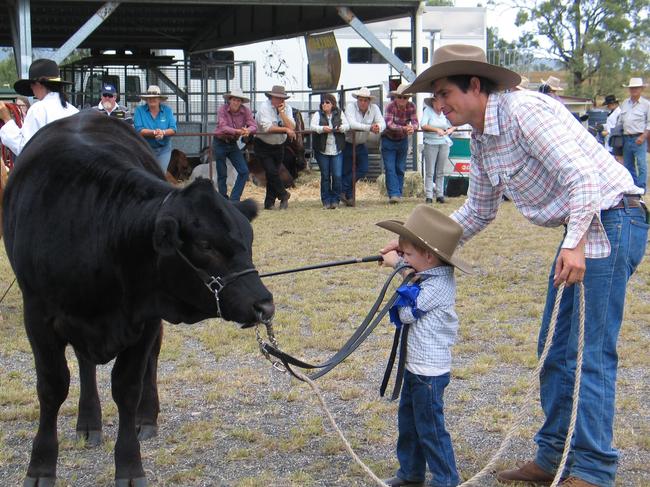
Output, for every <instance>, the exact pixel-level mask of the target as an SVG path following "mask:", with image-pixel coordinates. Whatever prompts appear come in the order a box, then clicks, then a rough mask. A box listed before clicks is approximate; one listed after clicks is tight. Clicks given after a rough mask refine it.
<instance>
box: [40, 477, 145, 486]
mask: <svg viewBox="0 0 650 487" xmlns="http://www.w3.org/2000/svg"><path fill="white" fill-rule="evenodd" d="M52 485H54V484H52ZM115 487H147V477H138V478H135V479H115Z"/></svg>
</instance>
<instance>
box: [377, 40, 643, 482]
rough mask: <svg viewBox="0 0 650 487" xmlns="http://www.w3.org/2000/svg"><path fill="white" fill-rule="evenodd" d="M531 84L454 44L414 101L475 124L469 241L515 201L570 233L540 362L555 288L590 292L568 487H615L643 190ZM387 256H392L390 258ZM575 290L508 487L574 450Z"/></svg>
mask: <svg viewBox="0 0 650 487" xmlns="http://www.w3.org/2000/svg"><path fill="white" fill-rule="evenodd" d="M519 81H520V76H519V75H518V74H516V73H514V72H512V71H509V70H507V69H504V68H501V67H498V66H494V65H491V64H488V63H487V61H486V57H485V53H484V52H483V51H482V50H481V49H479V48H476V47H473V46H465V45H448V46H444V47H441V48H440V49H438V50H437V51H436V52H435V53H434V59H433V64H432V66H431V67H430V68H429V69H427V70H426V71H424V72H423V73H422V74H420V75H419V76H418V77H417V79H416V80H415V81H414V82H413V84H412V85H411V87H410V88H409V89H408V90H407V91H408V92H411V93H415V92H427V93H428V92H434V93H435V96H436V98H437V99H440V100H441V101H442V104H443V112H444V114H445V116H446V117H447V118H448V119H449V121H450V122H451V123H452V124H453V125H455V126H458V125H462V124H465V123H469V124H470V125H471V126H472V128H473V129H474V130H473V133H472V141H471V152H472V160H471V173H470V185H469V193H468V198H467V201H466V202H465V203H464V204H463V206H462V207H461V208H460V209H459V210H458V211H456V212H454V213H453V214H452V215H451V217H452V218H453V219H454V220H456V221H457V222H458V223H460V224H461V226H462V227H463V229H464V233H463V240H464V241H467V240H468V239H469V238H470V237H472V236H473V235H474V234H476V233H477V232H479V231H480V230H482V229H483V228H484V227H485V226H486V225H487V224H488V223H490V222H491V221H492V220H493V219H494V218H495V216H496V213H497V210H498V207H499V204H500V202H501V197H502V195H503V194H504V192H506V191H507V194H508V196H509V198H510V199H511V200H512V202H513V203H514V204H515V206H516V207H517V208H518V209H519V211H520V212H521V213H522V214H523V215H524V216H525V217H526V218H527V219H528V220H530V221H531V222H533V223H535V224H537V225H541V226H549V227H555V226H559V225H565V227H566V231H565V235H564V238H563V241H562V243H561V244H560V246H559V249H558V252H557V255H556V258H555V262H554V263H553V267H552V268H551V272H550V276H549V284H548V292H547V301H546V308H545V311H544V315H543V319H542V326H541V330H540V336H539V344H538V352H541V349H542V348H543V344H544V341H545V338H546V334H547V330H548V326H549V321H550V316H551V311H552V307H553V303H554V301H555V295H556V287H557V286H558V285H559V284H560V283H562V282H564V283H565V284H566V285H567V286H571V285H572V284H575V283H577V282H581V281H582V282H583V283H584V286H585V293H586V296H585V301H586V310H585V348H584V359H583V360H584V362H583V372H582V374H583V375H582V384H581V388H580V401H579V406H578V417H577V423H576V429H575V436H574V439H573V445H572V452H571V453H572V455H571V456H570V457H569V462H568V463H567V468H566V471H565V472H564V480H562V482H561V483H560V485H562V486H564V487H569V486H570V487H592V486H600V487H611V486H614V483H615V477H616V465H617V459H618V452H617V450H616V449H614V448H613V447H612V435H613V420H614V410H615V389H616V369H617V354H616V342H617V338H618V333H619V330H620V327H621V321H622V318H623V306H624V302H625V289H626V286H627V282H628V279H629V278H630V276H631V275H632V273H633V272H634V270H635V269H636V267H637V266H638V265H639V263H640V261H641V259H642V257H643V255H644V253H645V246H646V241H647V235H648V224H647V223H646V219H647V215H646V210H645V204H644V203H643V201H642V200H641V198H640V195H641V194H642V193H643V190H642V189H641V188H638V187H637V186H635V185H634V183H633V180H632V177H631V176H630V174H629V172H628V171H627V170H626V169H625V168H624V167H623V166H621V165H620V164H618V163H617V162H616V161H615V160H614V159H613V158H612V156H611V155H610V154H609V153H607V151H606V150H605V149H604V148H603V147H602V146H601V145H600V144H598V142H597V141H596V139H595V138H593V137H592V136H591V135H589V134H588V132H587V131H586V130H584V128H583V127H582V126H581V125H580V123H579V122H577V121H576V120H575V119H574V118H573V116H572V115H571V114H570V113H569V111H568V110H566V108H565V107H564V106H563V105H562V104H561V103H559V102H558V101H556V100H554V99H552V98H550V97H547V96H543V95H540V94H538V93H534V92H530V91H512V92H503V90H508V89H512V88H514V87H515V86H516V85H517V84H518V83H519ZM386 250H387V249H384V251H386ZM577 292H578V291H577V289H576V287H569V288H568V289H567V290H566V291H565V293H564V297H563V298H562V304H561V307H560V312H559V316H558V323H557V328H556V331H555V336H554V337H553V347H552V349H551V351H550V353H549V355H548V358H547V360H546V363H545V366H544V370H543V373H542V374H541V376H540V389H541V394H540V396H541V406H542V409H543V411H544V414H545V417H546V420H545V422H544V424H543V426H542V427H541V429H540V430H539V432H538V433H537V434H536V435H535V442H536V444H537V454H536V457H535V459H534V461H530V462H528V463H526V464H524V465H523V466H522V467H520V468H518V469H514V470H507V471H503V472H499V473H498V474H497V478H498V480H500V481H501V482H505V483H510V482H516V481H527V482H533V483H537V484H542V485H548V484H550V483H551V481H552V480H553V477H554V472H555V470H556V469H557V467H558V464H559V462H560V459H561V455H562V452H563V450H564V442H565V437H566V432H567V428H568V423H569V418H570V414H571V406H572V391H573V382H574V373H575V367H576V364H575V357H576V347H577V345H576V344H577V333H578V325H577V320H578V312H577V303H578V295H577Z"/></svg>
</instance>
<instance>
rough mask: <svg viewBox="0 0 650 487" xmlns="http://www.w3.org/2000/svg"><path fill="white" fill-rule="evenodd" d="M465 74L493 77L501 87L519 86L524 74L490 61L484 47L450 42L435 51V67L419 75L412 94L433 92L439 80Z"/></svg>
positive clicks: (411, 88) (503, 88)
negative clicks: (432, 89) (432, 87)
mask: <svg viewBox="0 0 650 487" xmlns="http://www.w3.org/2000/svg"><path fill="white" fill-rule="evenodd" d="M462 74H467V75H471V76H482V77H484V78H487V79H490V80H492V81H494V82H495V83H496V85H497V88H498V89H500V90H505V89H508V88H512V87H513V86H517V85H518V84H519V82H520V81H521V76H519V75H518V74H517V73H515V72H514V71H510V70H509V69H506V68H502V67H501V66H495V65H494V64H490V63H488V62H487V58H486V57H485V51H483V49H481V48H480V47H475V46H468V45H465V44H449V45H447V46H443V47H440V48H438V49H436V50H435V51H434V53H433V63H432V64H431V67H430V68H428V69H426V70H424V71H423V72H422V73H420V75H419V76H418V77H417V78H415V81H413V83H411V86H410V88H409V93H421V92H430V91H431V86H432V85H433V83H434V82H435V81H436V80H439V79H441V78H447V77H448V76H456V75H462Z"/></svg>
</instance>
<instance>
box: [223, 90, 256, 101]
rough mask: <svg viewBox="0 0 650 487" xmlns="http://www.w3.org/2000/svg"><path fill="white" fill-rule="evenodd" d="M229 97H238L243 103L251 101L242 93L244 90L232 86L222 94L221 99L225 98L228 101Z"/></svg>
mask: <svg viewBox="0 0 650 487" xmlns="http://www.w3.org/2000/svg"><path fill="white" fill-rule="evenodd" d="M231 98H239V99H240V100H242V101H243V102H244V103H248V102H249V101H251V99H250V98H248V97H247V96H246V95H244V92H243V91H242V90H241V88H233V89H232V90H230V91H229V92H228V93H225V94H224V95H223V99H224V100H226V103H227V102H229V101H230V99H231Z"/></svg>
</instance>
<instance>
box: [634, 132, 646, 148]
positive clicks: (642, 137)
mask: <svg viewBox="0 0 650 487" xmlns="http://www.w3.org/2000/svg"><path fill="white" fill-rule="evenodd" d="M634 142H635V143H636V145H641V144H643V143H644V142H645V134H641V135H639V136H638V137H637V138H636V140H635V141H634Z"/></svg>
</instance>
